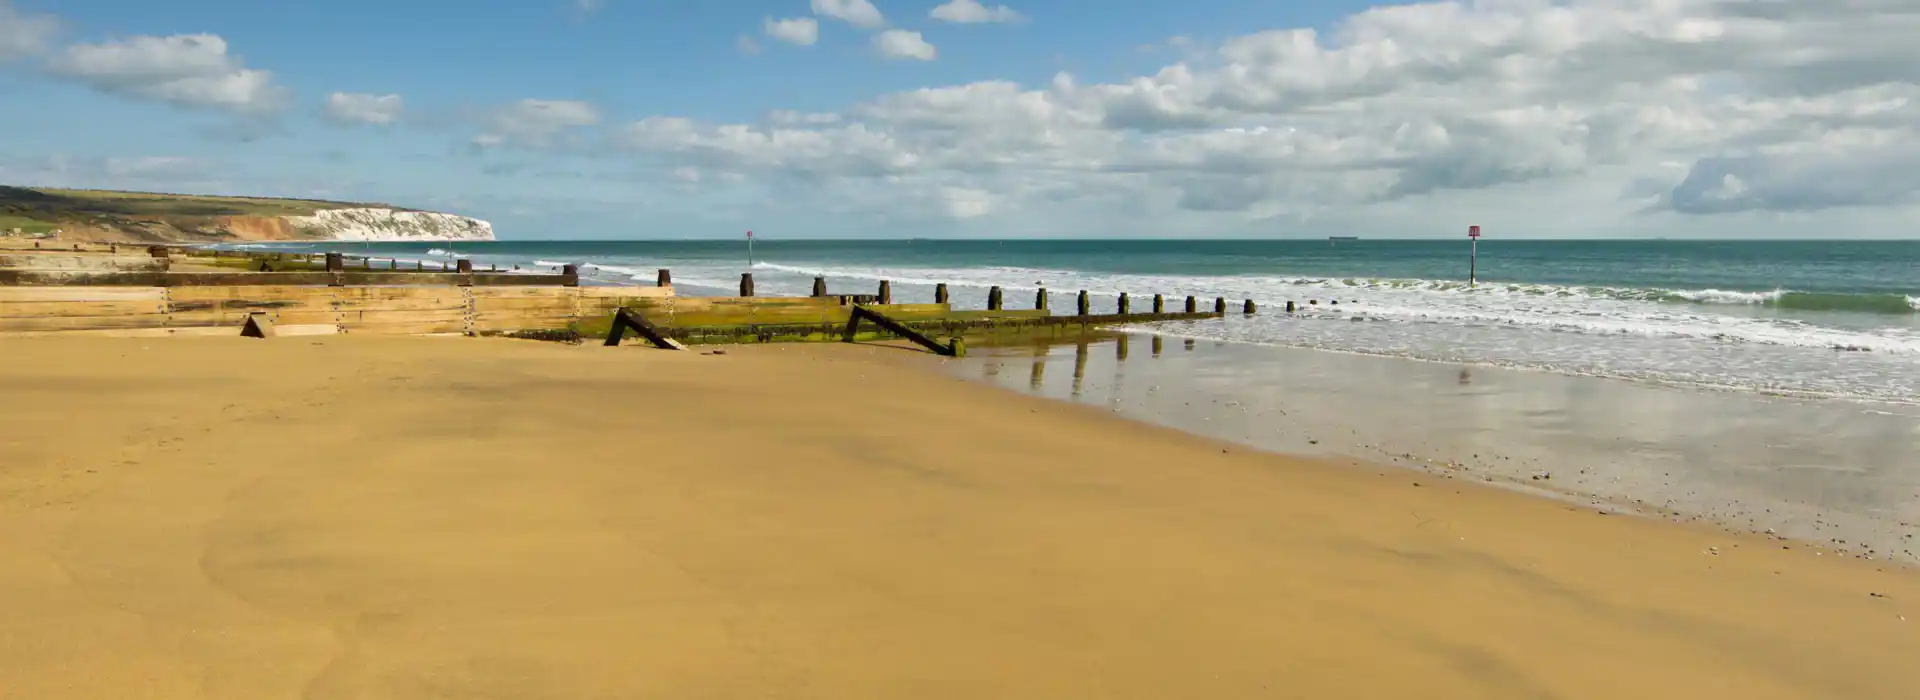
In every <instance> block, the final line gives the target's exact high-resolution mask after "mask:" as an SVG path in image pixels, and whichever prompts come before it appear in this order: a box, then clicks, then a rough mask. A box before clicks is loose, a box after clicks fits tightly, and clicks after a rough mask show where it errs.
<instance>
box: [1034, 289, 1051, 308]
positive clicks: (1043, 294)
mask: <svg viewBox="0 0 1920 700" xmlns="http://www.w3.org/2000/svg"><path fill="white" fill-rule="evenodd" d="M1047 297H1048V294H1047V288H1046V287H1041V288H1040V291H1038V292H1035V293H1034V295H1033V308H1036V309H1046V308H1050V307H1049V306H1048V305H1047Z"/></svg>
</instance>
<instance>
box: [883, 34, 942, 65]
mask: <svg viewBox="0 0 1920 700" xmlns="http://www.w3.org/2000/svg"><path fill="white" fill-rule="evenodd" d="M873 47H874V48H875V49H878V50H879V51H880V55H881V56H885V57H887V58H891V59H910V60H914V61H931V60H933V59H934V56H935V55H937V53H938V52H936V51H935V50H934V48H933V44H929V43H927V40H926V39H924V38H922V37H921V36H920V32H910V31H907V30H905V29H889V30H886V31H884V32H880V33H879V34H875V35H873Z"/></svg>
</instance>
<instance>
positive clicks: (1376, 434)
mask: <svg viewBox="0 0 1920 700" xmlns="http://www.w3.org/2000/svg"><path fill="white" fill-rule="evenodd" d="M1122 337H1124V336H1122ZM1096 342H1113V343H1114V344H1115V347H1114V352H1113V354H1112V355H1111V356H1109V355H1107V354H1105V353H1098V354H1096V353H1092V352H1090V345H1089V344H1086V343H1075V344H1074V345H1073V347H1072V350H1071V353H1072V355H1071V359H1070V360H1069V357H1068V355H1067V353H1068V352H1069V350H1068V349H1067V348H1066V347H1055V348H1052V349H1048V348H1045V347H1040V348H1032V349H1027V348H1021V349H1005V350H997V351H996V350H988V351H987V353H993V354H997V355H999V356H1000V357H1003V358H1004V357H1007V356H1009V354H1012V355H1015V356H1017V354H1018V353H1020V352H1023V351H1024V352H1030V353H1033V356H1032V357H1031V362H1032V373H1031V375H1030V377H1029V381H1028V382H1027V384H1026V386H1025V387H1024V388H1025V389H1026V390H1029V391H1033V392H1035V393H1039V394H1042V395H1047V396H1053V397H1055V398H1061V399H1067V400H1075V401H1081V402H1084V403H1088V404H1094V405H1100V406H1103V407H1107V408H1111V409H1112V410H1114V411H1115V412H1117V413H1120V414H1121V415H1126V416H1130V417H1133V418H1137V419H1141V420H1147V421H1151V422H1156V423H1161V424H1164V425H1168V426H1171V427H1175V428H1179V429H1182V430H1186V431H1188V432H1193V433H1198V434H1202V435H1207V436H1209V437H1215V438H1220V439H1226V440H1233V441H1237V442H1241V443H1245V444H1249V445H1254V446H1257V447H1261V448H1265V449H1271V450H1275V451H1280V452H1291V453H1302V454H1333V455H1341V456H1348V457H1356V458H1360V459H1366V460H1370V461H1378V462H1386V463H1392V464H1398V465H1402V466H1408V467H1416V468H1421V469H1427V470H1431V471H1435V472H1439V473H1442V474H1446V475H1448V476H1454V477H1459V478H1473V479H1483V480H1489V481H1495V482H1497V483H1508V484H1517V485H1519V486H1522V487H1525V488H1539V489H1543V490H1548V491H1551V492H1555V493H1560V494H1571V495H1572V496H1571V497H1586V498H1579V500H1581V501H1582V502H1586V501H1588V500H1594V502H1596V503H1598V502H1600V501H1604V502H1606V503H1608V504H1614V505H1621V506H1626V507H1629V508H1637V509H1641V510H1645V511H1650V512H1662V513H1669V512H1670V513H1678V514H1682V515H1685V516H1697V517H1702V518H1706V519H1709V520H1713V521H1716V522H1719V523H1722V524H1725V525H1729V526H1734V527H1746V528H1751V529H1754V530H1765V529H1769V528H1771V529H1774V530H1776V531H1778V532H1779V533H1781V534H1783V535H1786V536H1791V537H1796V538H1802V539H1808V540H1817V541H1820V542H1823V543H1829V544H1832V545H1834V546H1857V547H1859V548H1860V550H1859V551H1860V552H1862V553H1867V552H1868V551H1869V550H1868V548H1871V554H1872V555H1873V556H1875V557H1888V556H1893V557H1898V558H1902V559H1908V560H1913V561H1920V557H1915V556H1914V555H1913V554H1912V553H1911V552H1910V551H1909V547H1911V546H1912V544H1911V543H1913V542H1914V540H1915V539H1920V527H1915V526H1913V525H1908V523H1920V499H1915V498H1913V495H1914V494H1915V493H1920V458H1916V457H1915V455H1920V408H1915V407H1906V406H1886V405H1870V404H1861V403H1847V402H1835V401H1809V400H1800V399H1787V398H1780V397H1769V396H1763V395H1758V394H1747V393H1737V392H1704V391H1696V390H1691V389H1683V388H1674V387H1666V386H1656V385H1648V384H1638V383H1631V382H1624V381H1619V380H1610V379H1596V378H1591V377H1576V376H1567V375H1559V374H1551V373H1545V372H1526V371H1515V370H1507V369H1501V368H1495V367H1482V366H1461V365H1449V364H1444V363H1435V362H1416V361H1410V360H1400V359H1394V358H1381V357H1369V356H1363V355H1349V354H1344V353H1328V352H1318V351H1312V350H1296V349H1289V348H1275V347H1267V346H1255V345H1240V344H1233V343H1227V344H1224V345H1221V346H1219V347H1215V346H1214V345H1213V344H1212V343H1209V344H1208V348H1207V351H1206V352H1186V353H1180V354H1178V355H1163V354H1162V350H1163V342H1164V341H1163V338H1162V337H1161V336H1157V335H1156V336H1149V338H1148V343H1149V345H1150V347H1151V348H1152V350H1153V353H1152V356H1153V358H1154V359H1153V360H1152V361H1146V362H1126V360H1127V359H1128V352H1127V351H1128V346H1127V341H1125V340H1103V341H1096ZM1182 345H1183V347H1185V348H1186V349H1188V350H1193V346H1194V343H1193V342H1192V341H1190V340H1189V341H1184V342H1183V343H1182ZM999 361H1000V360H996V359H993V358H992V356H991V355H982V356H979V357H976V358H972V359H969V360H966V361H965V363H974V362H977V363H982V365H983V366H986V367H994V366H995V363H996V362H999ZM1055 361H1058V362H1067V361H1071V362H1073V368H1072V369H1073V377H1074V381H1073V382H1072V384H1071V386H1070V387H1048V386H1046V385H1045V381H1044V376H1045V372H1046V365H1047V364H1049V363H1050V362H1055ZM965 363H963V366H967V365H965ZM967 374H968V375H970V376H979V375H975V374H974V373H973V372H968V373H967ZM985 374H986V376H985V379H986V380H987V381H990V382H994V383H999V384H1002V385H1005V384H1007V383H1008V380H1009V379H1010V378H1007V377H1002V376H998V371H997V369H994V370H989V371H988V372H986V373H985ZM1128 375H1133V376H1128ZM1014 386H1015V388H1021V387H1019V386H1018V385H1014ZM1595 499H1598V500H1595Z"/></svg>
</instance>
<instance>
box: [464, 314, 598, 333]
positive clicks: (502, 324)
mask: <svg viewBox="0 0 1920 700" xmlns="http://www.w3.org/2000/svg"><path fill="white" fill-rule="evenodd" d="M573 322H574V319H573V318H572V317H570V316H479V317H476V318H474V319H473V330H475V331H517V330H526V329H545V328H566V327H568V326H570V325H572V324H573Z"/></svg>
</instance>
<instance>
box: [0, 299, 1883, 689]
mask: <svg viewBox="0 0 1920 700" xmlns="http://www.w3.org/2000/svg"><path fill="white" fill-rule="evenodd" d="M938 362H940V361H939V360H937V359H934V358H931V357H928V356H926V355H923V354H919V353H916V352H911V351H905V350H901V349H896V348H886V347H856V346H842V345H775V346H756V347H746V348H729V349H727V353H726V354H724V355H703V354H698V353H672V352H662V351H651V350H645V349H641V348H637V347H623V348H619V349H606V348H600V347H592V346H586V347H571V346H564V345H557V344H547V343H537V342H529V341H509V340H487V339H468V338H405V337H399V338H368V337H355V336H337V337H326V338H276V339H270V340H264V341H256V340H246V339H240V338H191V339H189V338H176V339H165V340H139V339H102V338H31V339H22V338H0V396H5V397H6V400H5V401H4V402H0V543H5V546H4V547H0V698H6V699H8V700H11V699H15V698H19V699H22V700H25V699H32V700H79V699H82V698H87V699H92V698H128V699H132V698H234V699H246V700H265V699H272V698H306V699H312V700H331V699H335V698H487V697H498V698H516V699H534V698H556V699H557V698H566V699H568V700H580V699H587V698H636V697H663V698H746V697H755V698H765V697H776V698H823V699H824V698H834V699H842V698H914V699H916V700H919V699H933V698H956V699H960V698H966V699H974V698H991V697H1004V698H1093V697H1127V698H1240V697H1261V698H1273V697H1301V698H1426V699H1438V698H1596V699H1597V698H1623V697H1627V698H1689V699H1696V698H1741V699H1743V700H1763V699H1771V698H1849V699H1872V698H1887V699H1895V698H1902V699H1904V698H1913V697H1916V696H1920V667H1917V666H1915V665H1914V664H1913V659H1914V658H1915V656H1916V653H1920V631H1917V630H1916V628H1915V626H1916V625H1920V573H1916V572H1915V571H1914V570H1911V569H1904V568H1899V567H1897V566H1895V565H1892V564H1888V563H1883V562H1873V561H1862V560H1858V559H1854V558H1849V557H1844V556H1840V555H1838V554H1836V553H1823V552H1821V551H1819V550H1817V549H1814V548H1812V547H1809V546H1805V545H1802V544H1798V543H1785V542H1780V541H1776V540H1774V539H1771V538H1766V537H1762V536H1757V535H1735V534H1727V533H1724V532H1720V531H1717V530H1713V529H1710V528H1706V527H1695V526H1689V525H1683V524H1675V523H1669V522H1663V521H1660V520H1655V519H1644V518H1636V517H1628V516H1621V515H1600V514H1597V513H1595V512H1594V511H1593V510H1592V509H1590V508H1582V507H1579V506H1578V505H1577V504H1568V503H1565V502H1559V501H1554V500H1549V499H1545V498H1536V497H1530V496H1527V495H1524V494H1519V493H1514V492H1511V491H1506V490H1500V489H1495V488H1491V487H1484V486H1479V485H1475V484H1471V483H1467V482H1466V481H1465V480H1444V479H1436V478H1434V477H1433V476H1432V475H1428V474H1421V473H1418V472H1415V471H1411V470H1404V469H1398V468H1394V467H1389V466H1373V465H1367V464H1353V463H1342V462H1335V461H1315V460H1312V459H1308V458H1302V457H1288V456H1283V455H1276V454H1268V453H1262V452H1257V451H1253V450H1250V449H1247V448H1243V447H1239V446H1233V445H1228V444H1226V443H1220V442H1213V441H1209V440H1206V439H1203V438H1200V437H1195V436H1190V435H1187V434H1184V433H1179V432H1175V431H1172V430H1168V429H1163V428H1158V427H1154V426H1150V425H1145V424H1140V423H1134V422H1129V421H1126V420H1124V419H1121V418H1119V417H1116V416H1114V415H1112V414H1111V413H1110V412H1108V411H1103V410H1100V409H1097V408H1093V407H1089V406H1078V405H1069V404H1064V403H1054V402H1048V401H1046V400H1043V399H1040V398H1036V397H1031V396H1022V395H1019V394H1016V393H1014V392H1011V391H1007V390H1004V389H1001V388H998V387H993V386H986V385H983V384H975V383H969V382H967V381H963V380H960V379H957V378H954V377H952V376H949V375H948V374H946V373H943V372H941V371H938V370H939V368H938V367H937V363H938Z"/></svg>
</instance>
